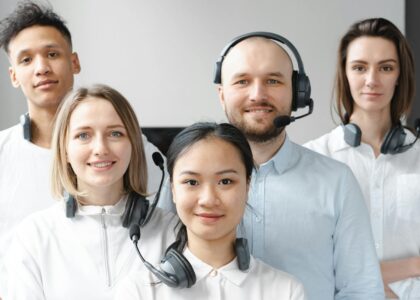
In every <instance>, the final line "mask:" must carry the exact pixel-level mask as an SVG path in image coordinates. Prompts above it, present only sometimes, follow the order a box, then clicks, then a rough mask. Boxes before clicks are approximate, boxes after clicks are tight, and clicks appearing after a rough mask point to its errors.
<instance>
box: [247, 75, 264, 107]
mask: <svg viewBox="0 0 420 300" xmlns="http://www.w3.org/2000/svg"><path fill="white" fill-rule="evenodd" d="M249 96H250V99H251V101H256V102H258V101H264V100H266V99H267V90H266V86H265V85H264V84H263V83H262V82H261V81H257V80H256V81H254V82H253V84H252V85H251V87H250V95H249Z"/></svg>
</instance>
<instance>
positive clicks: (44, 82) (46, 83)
mask: <svg viewBox="0 0 420 300" xmlns="http://www.w3.org/2000/svg"><path fill="white" fill-rule="evenodd" d="M57 83H58V80H52V79H47V80H42V81H39V82H38V83H36V84H35V85H34V87H35V88H40V87H47V86H50V85H52V84H57Z"/></svg>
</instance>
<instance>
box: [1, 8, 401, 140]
mask: <svg viewBox="0 0 420 300" xmlns="http://www.w3.org/2000/svg"><path fill="white" fill-rule="evenodd" d="M15 3H16V0H1V2H0V18H4V17H5V16H6V15H7V14H8V13H10V12H11V11H12V9H13V7H14V5H15ZM50 3H51V4H52V5H53V7H54V9H55V10H56V11H57V12H58V13H59V14H60V15H62V16H63V18H64V19H65V20H66V21H67V22H68V26H69V28H70V31H71V32H72V34H73V43H74V48H75V50H76V51H77V52H78V53H79V57H80V59H81V63H82V72H81V74H79V75H78V76H77V79H76V85H81V84H83V85H84V84H90V83H106V84H109V85H111V86H113V87H114V88H116V89H118V90H119V91H121V92H122V93H123V94H124V95H125V96H126V97H127V98H128V99H129V100H130V101H131V102H132V103H133V105H134V107H135V109H136V112H137V113H138V115H139V119H140V122H141V125H142V126H186V125H189V124H191V123H192V122H195V121H199V120H215V121H224V120H225V119H224V114H223V112H222V109H221V107H220V105H219V102H218V98H217V93H216V88H215V86H214V85H213V84H212V79H213V78H212V77H213V68H214V63H215V61H216V60H217V58H218V55H219V53H220V51H221V49H222V48H223V46H224V45H225V44H226V43H227V42H228V41H229V40H230V39H232V38H233V37H235V36H237V35H239V34H242V33H246V32H249V31H257V30H264V31H273V32H276V33H278V34H281V35H284V36H285V37H286V38H288V39H289V40H290V41H292V42H293V43H294V45H295V46H296V47H297V49H298V50H299V52H300V54H301V56H302V59H303V62H304V65H305V69H306V73H307V74H308V76H309V78H310V79H311V83H312V97H313V99H314V101H315V110H314V113H313V115H312V116H310V117H307V118H305V119H302V120H299V121H297V122H295V123H293V124H292V125H291V126H290V127H289V128H288V132H289V134H290V135H291V136H292V138H293V139H294V140H295V141H297V142H304V141H306V140H308V139H311V138H315V137H317V136H319V135H321V134H323V133H325V132H326V131H328V130H330V129H331V128H332V127H334V123H333V121H332V117H331V113H330V102H331V91H332V84H333V76H334V74H333V73H334V66H335V59H336V48H337V46H338V41H339V39H340V37H341V35H342V34H343V33H344V32H345V31H346V30H347V28H348V27H349V26H350V25H351V24H352V23H353V22H354V21H357V20H359V19H362V18H367V17H378V16H382V17H385V18H388V19H390V20H391V21H392V22H394V23H395V24H396V25H397V26H398V27H399V28H400V29H401V30H402V31H404V1H401V0H399V1H395V0H352V1H344V0H343V1H338V0H316V1H314V0H294V1H286V0H260V1H255V0H224V1H221V0H213V1H209V0H207V1H204V0H201V1H200V0H177V1H158V0H156V1H145V0H122V1H115V0H72V1H68V0H50ZM7 66H8V61H7V57H6V55H4V53H3V54H1V56H0V129H4V128H6V127H8V126H11V125H13V124H15V123H16V122H17V120H18V117H19V115H20V114H21V113H22V112H24V111H25V107H26V103H25V100H24V98H23V95H22V94H21V92H20V91H16V90H14V89H13V88H12V87H11V85H10V80H9V78H8V73H7Z"/></svg>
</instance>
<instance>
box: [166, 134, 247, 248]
mask: <svg viewBox="0 0 420 300" xmlns="http://www.w3.org/2000/svg"><path fill="white" fill-rule="evenodd" d="M240 157H241V155H240V153H239V151H238V150H237V149H236V148H235V147H234V146H232V145H231V144H230V143H228V142H226V141H223V140H221V139H219V138H216V137H207V138H205V139H203V140H200V141H199V142H196V143H195V144H193V145H192V146H191V147H189V148H188V149H187V150H186V151H185V152H184V153H183V154H181V155H180V156H179V158H178V159H177V161H176V162H175V165H174V169H173V176H172V193H173V199H174V202H175V204H176V209H177V212H178V215H179V217H180V219H181V221H182V222H183V223H184V224H185V226H186V228H187V233H188V241H189V243H190V242H191V243H197V242H200V241H211V242H220V241H221V242H226V243H231V242H232V241H233V240H234V239H235V237H236V226H237V225H238V224H239V222H240V220H241V218H242V215H243V213H244V209H245V205H246V199H247V192H248V183H247V178H246V171H245V166H244V163H243V161H242V160H241V158H240Z"/></svg>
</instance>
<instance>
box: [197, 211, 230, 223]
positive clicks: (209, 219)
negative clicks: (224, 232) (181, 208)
mask: <svg viewBox="0 0 420 300" xmlns="http://www.w3.org/2000/svg"><path fill="white" fill-rule="evenodd" d="M195 215H196V216H197V217H199V218H200V219H201V220H202V221H203V222H205V223H214V222H217V221H218V220H220V219H221V218H223V217H224V215H223V214H218V213H196V214H195Z"/></svg>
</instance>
